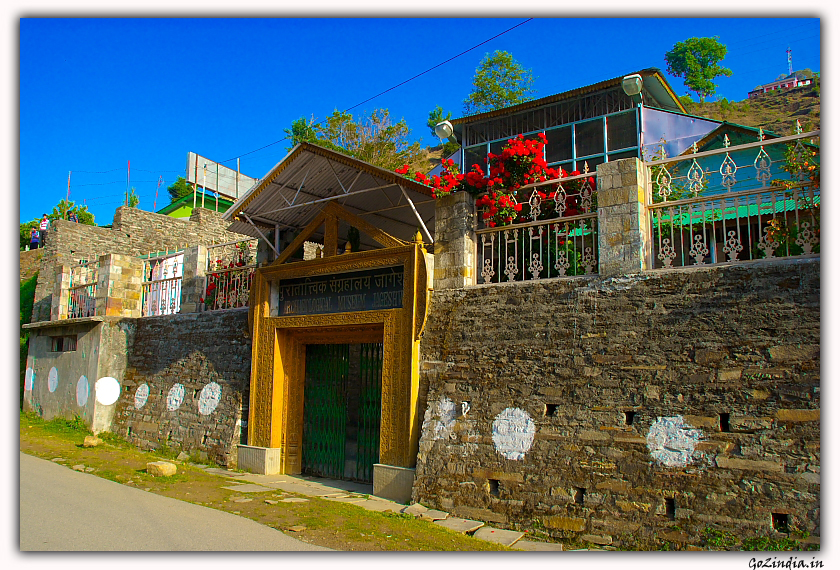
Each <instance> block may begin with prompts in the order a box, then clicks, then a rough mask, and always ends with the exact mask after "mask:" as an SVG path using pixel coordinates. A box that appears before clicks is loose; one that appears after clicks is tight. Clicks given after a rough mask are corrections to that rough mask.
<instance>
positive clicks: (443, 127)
mask: <svg viewBox="0 0 840 570" xmlns="http://www.w3.org/2000/svg"><path fill="white" fill-rule="evenodd" d="M453 132H454V130H453V129H452V123H450V122H449V121H442V122H440V123H438V124H437V125H435V135H436V136H437V138H439V139H441V140H443V139H448V138H449V137H451V136H452V133H453Z"/></svg>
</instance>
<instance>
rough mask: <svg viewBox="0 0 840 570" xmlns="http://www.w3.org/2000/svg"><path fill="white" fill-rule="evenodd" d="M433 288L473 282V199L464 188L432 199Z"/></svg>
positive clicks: (444, 287)
mask: <svg viewBox="0 0 840 570" xmlns="http://www.w3.org/2000/svg"><path fill="white" fill-rule="evenodd" d="M434 251H435V264H434V268H435V269H434V276H435V278H434V288H435V289H437V290H442V289H460V288H462V287H466V286H468V285H475V200H474V199H473V197H472V196H471V195H470V194H468V193H467V192H455V193H453V194H449V195H446V196H441V197H439V198H438V199H437V202H436V203H435V249H434Z"/></svg>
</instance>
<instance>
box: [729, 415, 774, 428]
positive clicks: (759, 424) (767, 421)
mask: <svg viewBox="0 0 840 570" xmlns="http://www.w3.org/2000/svg"><path fill="white" fill-rule="evenodd" d="M772 427H773V419H772V418H753V417H746V416H743V417H735V418H730V419H729V429H730V430H731V431H757V430H764V429H771V428H772Z"/></svg>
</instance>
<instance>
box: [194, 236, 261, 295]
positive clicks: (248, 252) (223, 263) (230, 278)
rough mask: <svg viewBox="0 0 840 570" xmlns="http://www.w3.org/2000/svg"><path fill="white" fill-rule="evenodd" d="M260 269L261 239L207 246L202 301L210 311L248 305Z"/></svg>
mask: <svg viewBox="0 0 840 570" xmlns="http://www.w3.org/2000/svg"><path fill="white" fill-rule="evenodd" d="M256 268H257V240H255V239H254V240H246V241H238V242H228V243H223V244H217V245H212V246H207V272H206V274H205V277H204V295H203V297H202V298H201V302H202V303H203V306H204V308H205V309H206V310H211V311H212V310H216V309H235V308H238V307H247V306H248V296H249V294H250V292H251V282H252V281H253V278H254V271H256Z"/></svg>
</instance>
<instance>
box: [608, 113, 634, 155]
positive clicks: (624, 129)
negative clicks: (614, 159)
mask: <svg viewBox="0 0 840 570" xmlns="http://www.w3.org/2000/svg"><path fill="white" fill-rule="evenodd" d="M633 146H636V113H635V112H632V113H622V114H621V115H610V116H609V117H607V150H618V149H622V148H630V147H633Z"/></svg>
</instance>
